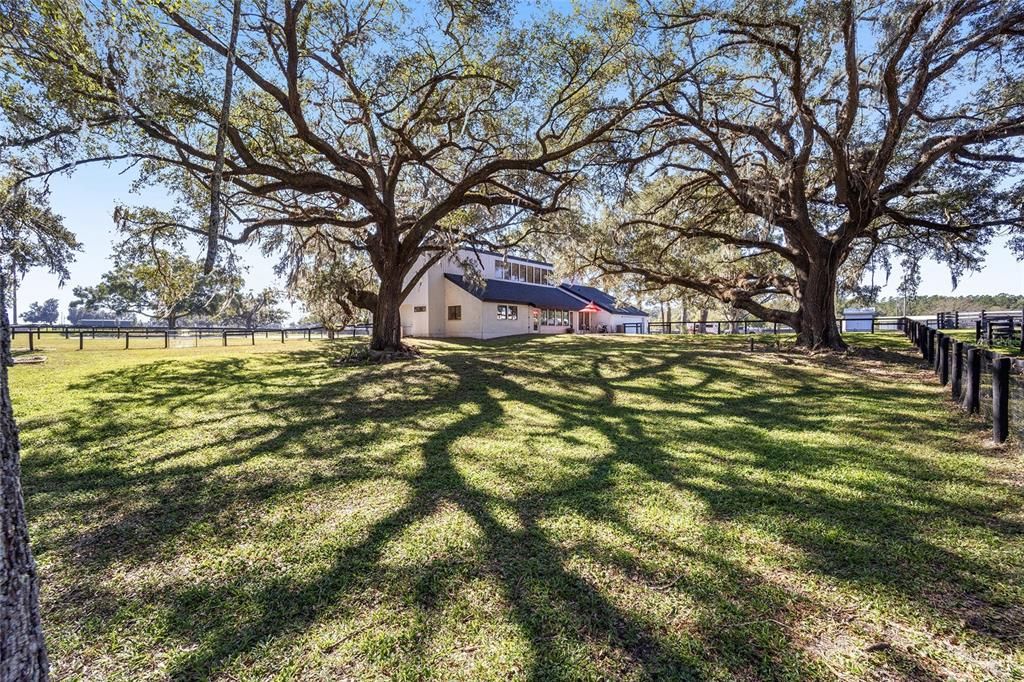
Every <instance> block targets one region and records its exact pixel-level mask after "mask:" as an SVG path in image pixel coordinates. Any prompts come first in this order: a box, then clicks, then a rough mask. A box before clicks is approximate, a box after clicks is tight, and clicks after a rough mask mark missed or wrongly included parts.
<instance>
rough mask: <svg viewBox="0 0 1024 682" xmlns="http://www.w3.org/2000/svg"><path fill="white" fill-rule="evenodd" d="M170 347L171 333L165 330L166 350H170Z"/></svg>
mask: <svg viewBox="0 0 1024 682" xmlns="http://www.w3.org/2000/svg"><path fill="white" fill-rule="evenodd" d="M170 347H171V337H170V332H168V331H167V330H166V329H165V330H164V348H170Z"/></svg>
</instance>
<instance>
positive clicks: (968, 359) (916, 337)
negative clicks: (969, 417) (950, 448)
mask: <svg viewBox="0 0 1024 682" xmlns="http://www.w3.org/2000/svg"><path fill="white" fill-rule="evenodd" d="M936 326H937V327H938V328H935V327H932V326H930V325H929V324H928V322H927V321H921V320H911V319H908V320H906V323H905V324H904V333H905V334H906V336H907V338H908V339H909V340H910V341H911V343H913V344H914V345H915V346H917V348H918V350H919V351H920V353H921V356H922V358H924V360H925V361H926V362H928V363H929V364H930V365H931V366H932V368H933V370H934V371H935V374H936V376H937V377H938V380H939V383H940V384H941V385H943V386H946V385H949V386H950V392H951V397H952V398H953V400H954V401H955V402H956V403H957V404H958V405H960V406H961V407H962V408H963V409H964V410H965V411H966V412H967V413H969V414H976V413H980V412H981V407H982V402H983V399H984V398H986V396H985V395H983V394H982V390H981V383H982V376H983V375H985V373H986V372H988V373H989V374H990V375H991V380H992V382H991V383H992V386H991V404H992V440H993V441H995V442H996V443H1003V442H1005V441H1006V439H1007V438H1008V437H1009V434H1010V419H1011V409H1010V406H1011V401H1012V400H1024V390H1021V389H1022V388H1024V386H1022V383H1021V378H1020V377H1021V375H1022V374H1024V359H1022V358H1011V357H1007V356H1005V355H1000V354H999V353H995V352H993V351H991V350H989V349H988V348H982V347H980V346H975V345H973V344H971V343H967V342H966V341H960V340H958V339H955V338H953V337H952V336H950V335H949V334H947V333H946V332H945V331H943V329H950V328H955V327H942V326H940V325H936ZM1011 331H1012V328H1011ZM976 340H977V337H976ZM1014 389H1016V390H1014ZM1011 396H1013V397H1012V398H1011ZM1021 426H1024V424H1022V425H1021Z"/></svg>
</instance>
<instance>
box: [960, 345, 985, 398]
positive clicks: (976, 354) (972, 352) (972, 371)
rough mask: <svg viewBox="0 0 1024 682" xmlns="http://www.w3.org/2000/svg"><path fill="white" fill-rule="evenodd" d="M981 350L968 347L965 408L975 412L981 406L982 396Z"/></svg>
mask: <svg viewBox="0 0 1024 682" xmlns="http://www.w3.org/2000/svg"><path fill="white" fill-rule="evenodd" d="M980 393H981V352H980V351H979V350H978V349H977V348H968V349H967V395H965V396H964V409H965V410H967V412H968V413H969V414H974V413H975V412H977V411H978V409H979V408H980V398H981V395H980Z"/></svg>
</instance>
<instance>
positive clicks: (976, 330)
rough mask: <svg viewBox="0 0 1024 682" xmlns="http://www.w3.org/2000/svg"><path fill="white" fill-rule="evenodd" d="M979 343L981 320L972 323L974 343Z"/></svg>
mask: <svg viewBox="0 0 1024 682" xmlns="http://www.w3.org/2000/svg"><path fill="white" fill-rule="evenodd" d="M979 342H981V320H975V321H974V343H979Z"/></svg>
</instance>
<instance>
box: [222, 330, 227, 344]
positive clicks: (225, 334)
mask: <svg viewBox="0 0 1024 682" xmlns="http://www.w3.org/2000/svg"><path fill="white" fill-rule="evenodd" d="M221 335H222V336H223V337H224V345H225V346H227V345H228V333H227V332H221Z"/></svg>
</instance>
